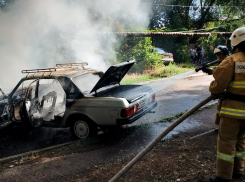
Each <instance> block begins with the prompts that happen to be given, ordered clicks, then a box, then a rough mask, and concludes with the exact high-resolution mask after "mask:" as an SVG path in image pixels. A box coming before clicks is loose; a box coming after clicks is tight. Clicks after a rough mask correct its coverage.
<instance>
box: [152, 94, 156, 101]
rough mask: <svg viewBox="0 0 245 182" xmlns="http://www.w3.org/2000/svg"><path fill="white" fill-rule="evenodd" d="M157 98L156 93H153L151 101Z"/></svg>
mask: <svg viewBox="0 0 245 182" xmlns="http://www.w3.org/2000/svg"><path fill="white" fill-rule="evenodd" d="M155 100H156V95H155V94H153V95H152V97H151V102H153V101H155Z"/></svg>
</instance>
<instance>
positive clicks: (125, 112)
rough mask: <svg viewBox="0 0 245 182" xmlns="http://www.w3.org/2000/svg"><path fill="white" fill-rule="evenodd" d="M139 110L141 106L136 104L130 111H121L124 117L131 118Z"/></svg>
mask: <svg viewBox="0 0 245 182" xmlns="http://www.w3.org/2000/svg"><path fill="white" fill-rule="evenodd" d="M138 110H139V104H136V105H134V106H132V107H130V108H128V109H123V110H122V111H121V116H122V117H129V116H131V115H133V114H134V113H135V112H137V111H138Z"/></svg>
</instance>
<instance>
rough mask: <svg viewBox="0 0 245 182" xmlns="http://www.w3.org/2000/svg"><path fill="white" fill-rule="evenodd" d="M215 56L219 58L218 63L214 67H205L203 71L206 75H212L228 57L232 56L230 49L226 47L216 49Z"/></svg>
mask: <svg viewBox="0 0 245 182" xmlns="http://www.w3.org/2000/svg"><path fill="white" fill-rule="evenodd" d="M214 54H215V55H216V57H217V60H218V62H217V63H216V64H215V65H212V66H214V67H208V68H207V67H203V68H202V71H203V72H205V73H208V74H209V75H212V74H213V72H214V70H215V68H216V67H217V66H218V65H219V64H220V63H221V62H222V61H223V60H224V59H225V58H226V57H227V56H229V55H230V51H229V50H228V48H227V47H226V46H224V45H218V46H217V47H216V48H215V49H214Z"/></svg>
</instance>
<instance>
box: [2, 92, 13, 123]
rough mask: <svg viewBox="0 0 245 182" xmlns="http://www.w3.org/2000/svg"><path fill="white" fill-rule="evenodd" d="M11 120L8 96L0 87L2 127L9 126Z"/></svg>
mask: <svg viewBox="0 0 245 182" xmlns="http://www.w3.org/2000/svg"><path fill="white" fill-rule="evenodd" d="M11 122H12V121H11V118H10V108H9V102H8V97H7V96H6V95H5V94H4V92H3V91H2V89H1V88H0V127H3V126H7V125H8V124H10V123H11Z"/></svg>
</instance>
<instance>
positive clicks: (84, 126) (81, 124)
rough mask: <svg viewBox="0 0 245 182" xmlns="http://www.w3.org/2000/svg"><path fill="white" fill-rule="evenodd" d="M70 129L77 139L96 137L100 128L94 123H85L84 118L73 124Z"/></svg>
mask: <svg viewBox="0 0 245 182" xmlns="http://www.w3.org/2000/svg"><path fill="white" fill-rule="evenodd" d="M70 129H71V133H72V135H73V136H74V137H75V138H77V139H83V138H87V137H91V136H95V135H97V132H98V128H97V126H96V125H95V124H94V123H92V122H88V121H85V120H84V119H82V118H79V119H77V120H75V121H74V122H73V123H72V124H71V126H70Z"/></svg>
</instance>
